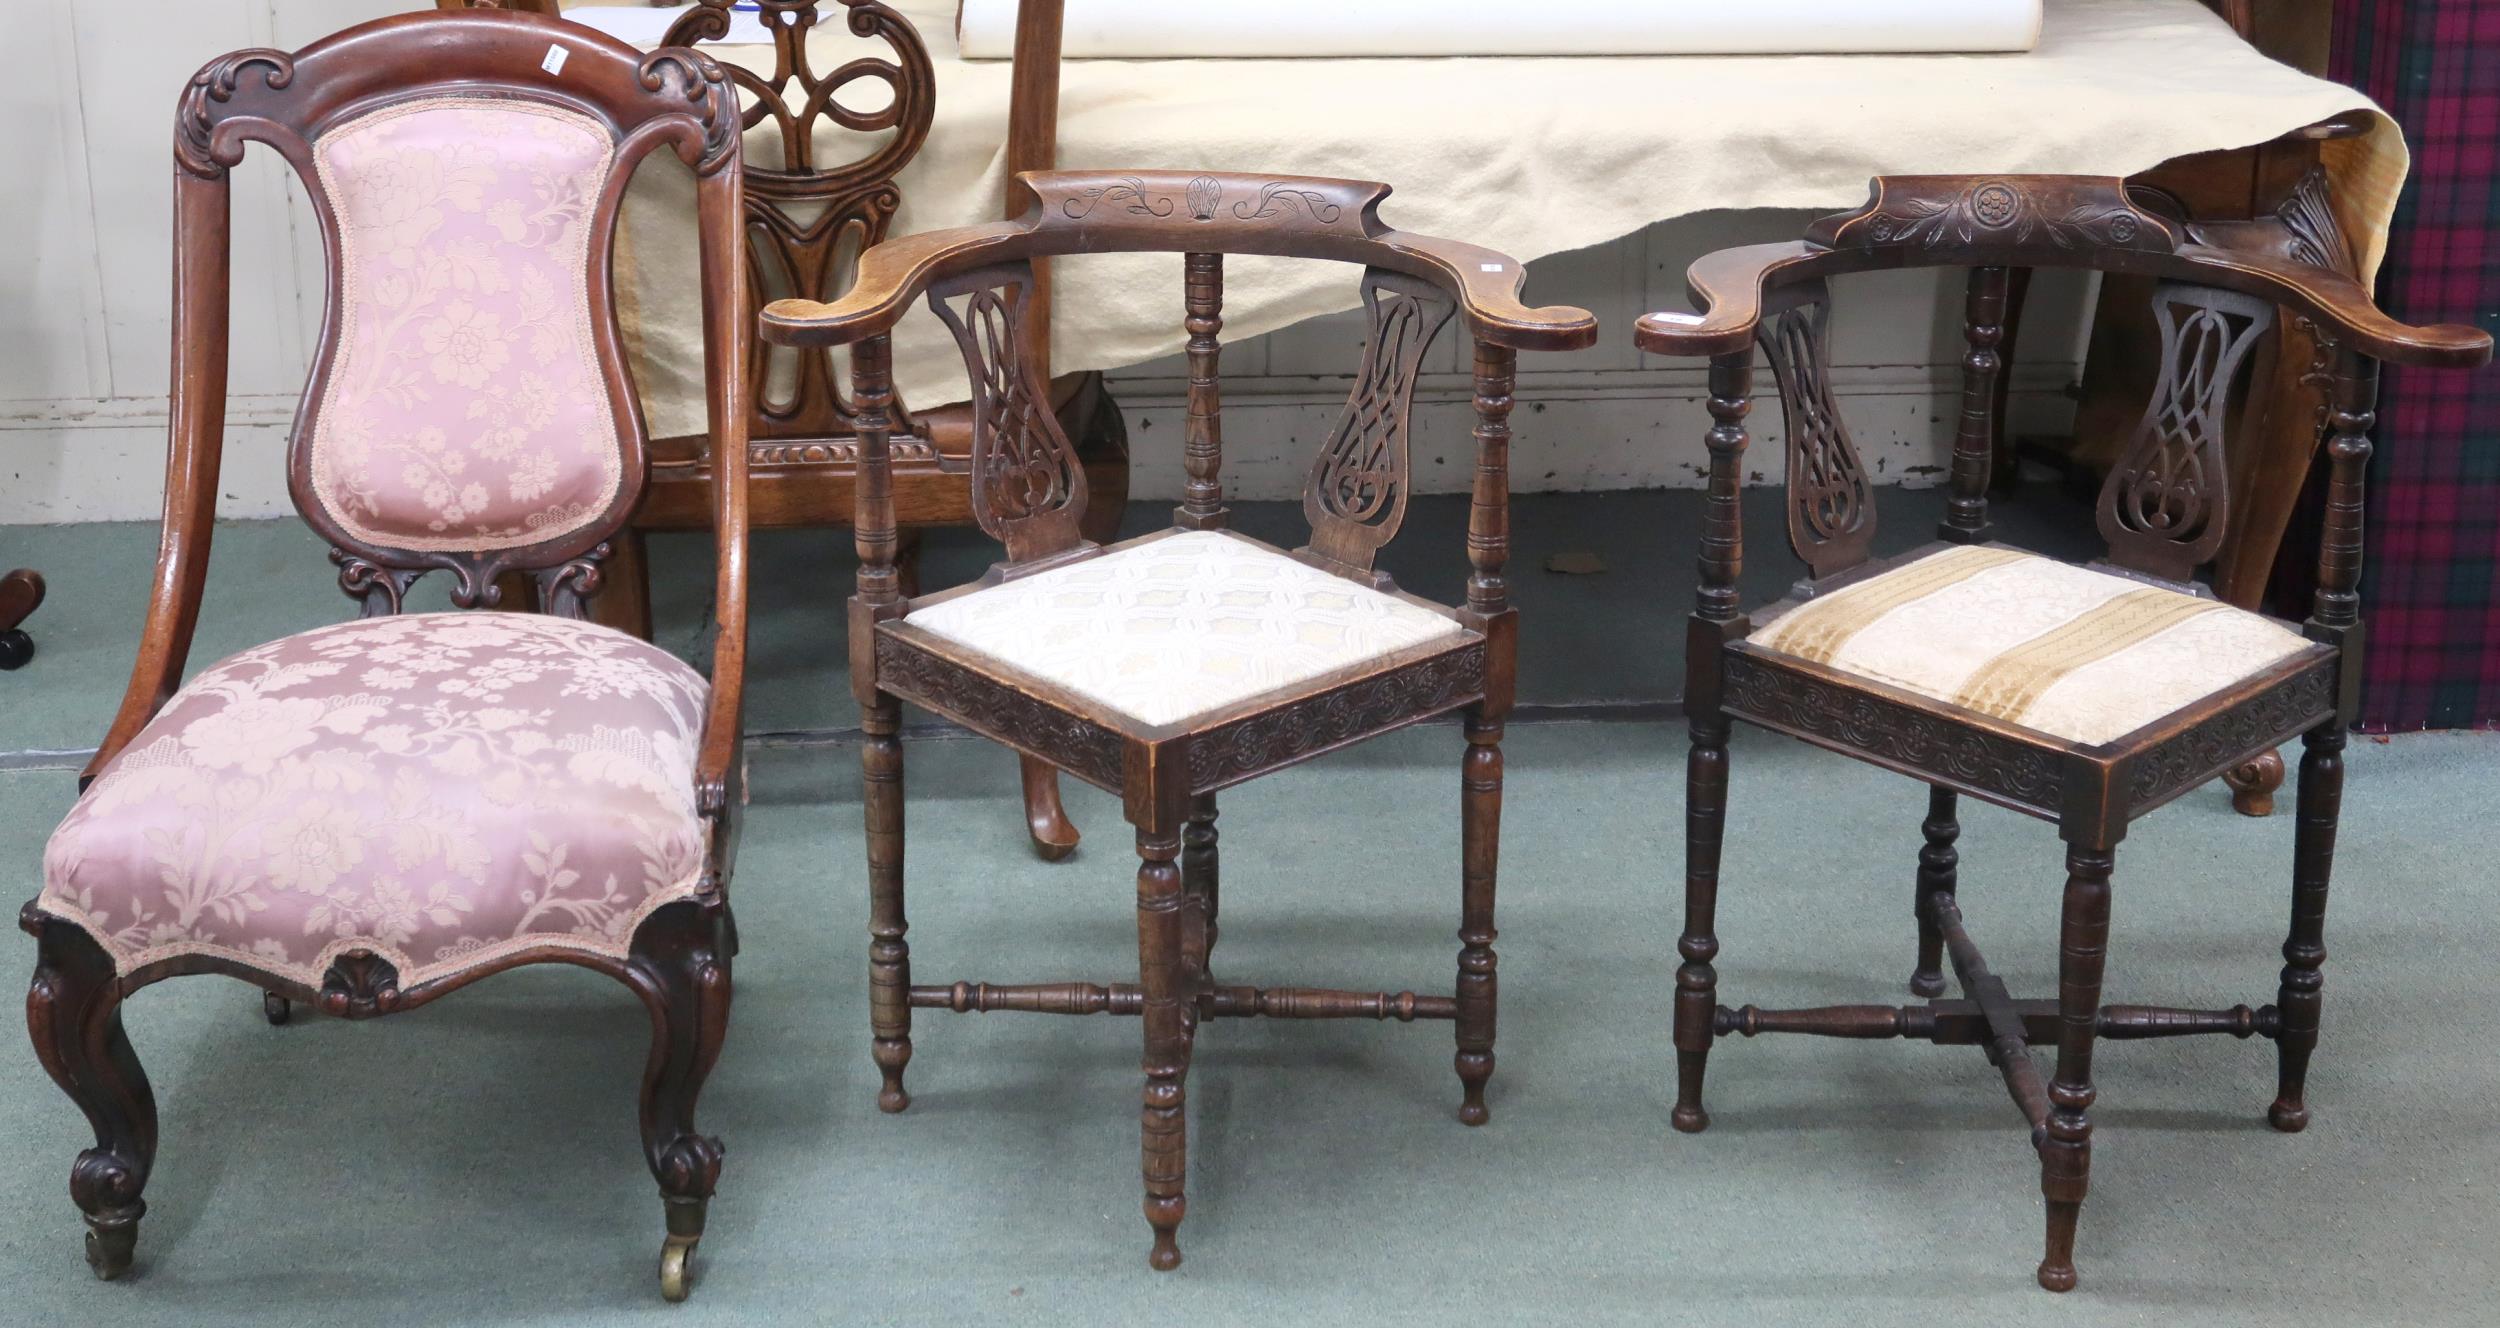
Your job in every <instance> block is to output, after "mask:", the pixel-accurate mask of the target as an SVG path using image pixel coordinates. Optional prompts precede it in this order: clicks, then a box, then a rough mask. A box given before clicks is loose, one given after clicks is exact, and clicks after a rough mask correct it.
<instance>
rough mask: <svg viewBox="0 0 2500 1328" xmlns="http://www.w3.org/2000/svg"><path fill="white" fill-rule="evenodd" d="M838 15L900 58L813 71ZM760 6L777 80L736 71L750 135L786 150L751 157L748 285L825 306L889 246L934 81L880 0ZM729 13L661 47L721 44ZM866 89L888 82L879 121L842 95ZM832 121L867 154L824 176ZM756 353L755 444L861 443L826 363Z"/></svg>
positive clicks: (905, 23) (868, 58)
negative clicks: (770, 133)
mask: <svg viewBox="0 0 2500 1328" xmlns="http://www.w3.org/2000/svg"><path fill="white" fill-rule="evenodd" d="M837 4H838V5H840V7H841V8H842V9H844V10H846V11H848V18H847V24H848V26H849V28H850V31H851V32H852V34H853V35H855V36H858V37H863V38H870V39H874V40H876V41H881V42H883V43H884V44H885V46H886V47H887V49H888V50H889V51H891V53H892V57H893V58H891V59H884V58H880V57H878V56H875V55H862V56H860V57H858V58H855V59H852V60H849V61H846V62H844V63H843V64H841V65H840V66H838V67H836V68H835V69H833V70H831V71H830V72H826V73H819V72H817V70H816V68H815V66H814V64H813V63H812V62H811V59H810V56H809V53H808V44H809V38H810V37H812V36H813V35H815V34H816V32H817V30H818V27H819V24H820V23H821V22H822V21H823V20H824V18H825V12H826V11H827V10H830V9H832V8H834V7H835V6H836V5H837ZM759 5H760V9H758V10H757V13H756V15H755V17H756V19H757V21H759V22H760V23H761V24H762V25H763V27H764V28H765V30H766V31H767V32H769V33H770V34H771V35H772V51H773V65H772V71H771V73H769V74H759V73H757V72H755V71H753V70H750V69H743V68H738V67H736V66H729V67H728V72H729V77H730V80H731V81H732V82H733V83H735V84H736V85H737V88H738V92H739V94H740V101H741V102H742V103H743V105H744V121H745V127H746V128H747V129H749V130H753V129H755V128H757V127H759V126H761V125H763V124H765V123H767V122H770V123H771V124H772V126H773V128H774V130H775V131H776V132H777V135H778V137H779V139H780V154H779V157H778V159H777V160H774V159H772V158H770V157H767V156H765V155H764V154H756V155H751V156H750V157H749V158H748V159H747V163H746V209H747V226H746V237H747V264H748V277H749V280H750V281H751V282H752V283H753V284H754V287H755V292H756V295H757V297H758V303H759V306H760V304H761V303H763V302H766V301H770V300H776V299H783V298H790V297H797V298H802V299H810V300H817V301H823V302H831V301H833V300H836V299H839V298H840V297H841V296H842V295H843V294H845V293H846V292H847V291H849V289H850V287H851V285H852V283H853V282H854V281H855V280H856V279H857V277H858V271H859V255H860V253H861V252H862V251H863V250H865V249H867V248H868V247H869V246H871V245H874V244H876V243H878V242H879V241H881V240H883V239H885V237H886V231H887V228H888V227H889V226H890V225H891V224H892V222H893V220H894V211H895V209H896V208H897V207H898V206H900V204H901V202H902V193H901V191H900V190H899V189H898V188H896V186H895V177H896V176H897V175H899V174H900V173H901V172H902V170H903V168H904V167H905V166H906V165H908V164H910V162H911V160H912V158H913V156H914V155H916V154H917V153H918V152H919V151H920V146H921V144H922V143H923V142H925V141H926V140H927V138H928V136H929V124H930V121H931V119H932V117H933V116H934V115H935V114H936V107H937V75H936V71H935V69H934V67H933V66H932V65H931V63H930V60H929V51H928V47H927V46H926V45H924V44H923V43H922V42H921V40H920V34H919V33H918V32H917V31H916V30H914V29H913V27H912V25H911V22H910V20H908V19H906V18H904V17H903V16H902V15H901V14H900V13H898V12H896V11H895V10H894V9H893V8H892V7H890V6H888V5H885V4H882V3H879V0H752V3H749V4H747V5H746V6H745V7H747V8H757V6H759ZM730 6H731V0H698V3H697V4H696V6H695V7H694V8H692V9H689V10H688V11H687V12H686V13H685V15H684V16H683V17H681V18H679V19H678V20H677V21H676V22H675V23H674V24H672V25H670V27H669V30H668V35H667V37H666V38H665V40H666V41H667V42H668V43H669V44H671V45H690V44H692V43H695V42H698V41H720V40H722V39H723V38H725V37H727V36H728V33H729V24H730ZM860 82H877V83H883V84H884V85H885V86H886V89H887V94H888V95H887V97H886V100H885V103H884V104H883V105H882V106H879V107H877V108H876V109H873V110H859V109H855V107H854V106H852V105H848V104H845V102H844V101H843V95H844V93H845V91H846V90H847V89H849V88H851V87H852V85H854V84H857V83H860ZM828 123H829V124H831V125H832V126H833V127H834V128H836V129H838V130H841V131H843V132H845V133H847V134H850V135H854V136H858V137H860V138H861V139H863V141H866V142H868V143H869V144H870V146H869V147H868V148H867V150H866V151H865V153H864V154H863V155H860V156H858V157H856V158H854V159H852V160H850V161H848V162H844V163H840V164H836V165H824V164H822V163H821V162H820V161H819V160H818V157H819V153H818V131H819V130H820V129H821V128H822V127H823V126H824V125H826V124H828ZM750 354H751V355H752V356H753V357H754V362H753V363H754V367H753V370H752V372H753V374H754V382H755V390H754V393H753V404H754V407H755V410H756V414H757V417H758V418H757V428H756V430H755V432H756V435H757V436H758V437H759V438H763V437H772V436H783V437H787V436H796V435H809V436H816V435H826V434H852V433H856V432H857V420H856V416H855V413H854V409H853V407H852V404H851V402H850V401H849V399H848V398H847V397H846V396H845V395H844V391H843V386H842V384H841V382H840V381H839V380H838V378H837V376H836V374H835V372H834V368H833V360H832V357H831V353H830V352H828V351H822V350H813V351H810V350H800V349H797V348H794V347H786V346H772V345H768V344H767V343H766V342H765V341H764V340H763V339H762V338H760V337H759V338H756V339H755V340H754V342H753V345H752V347H751V348H750ZM894 417H895V419H896V421H897V425H898V428H904V429H907V428H909V423H908V421H909V418H910V417H909V416H908V415H907V414H906V413H905V412H904V411H903V409H902V406H901V403H900V402H897V403H896V404H895V407H894Z"/></svg>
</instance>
